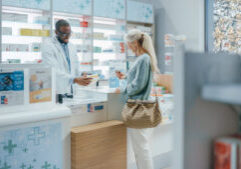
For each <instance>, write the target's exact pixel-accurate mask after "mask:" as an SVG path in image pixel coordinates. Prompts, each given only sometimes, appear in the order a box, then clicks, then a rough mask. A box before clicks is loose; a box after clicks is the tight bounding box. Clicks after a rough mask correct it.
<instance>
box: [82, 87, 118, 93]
mask: <svg viewBox="0 0 241 169" xmlns="http://www.w3.org/2000/svg"><path fill="white" fill-rule="evenodd" d="M79 89H81V90H87V91H91V92H98V93H105V94H109V93H112V94H116V93H115V91H116V89H115V88H109V87H108V86H99V87H81V88H79Z"/></svg>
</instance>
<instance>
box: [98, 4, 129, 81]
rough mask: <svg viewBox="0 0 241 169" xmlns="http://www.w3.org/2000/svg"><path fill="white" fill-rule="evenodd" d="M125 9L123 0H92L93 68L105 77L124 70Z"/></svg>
mask: <svg viewBox="0 0 241 169" xmlns="http://www.w3.org/2000/svg"><path fill="white" fill-rule="evenodd" d="M125 9H126V2H125V1H123V0H111V1H110V0H94V19H93V20H94V28H93V41H94V43H93V55H94V70H95V71H97V72H98V71H102V74H103V75H104V77H105V78H107V79H108V78H109V77H110V76H112V75H114V73H115V71H116V70H119V71H126V62H125V60H126V53H125V44H124V35H125V33H126V10H125Z"/></svg>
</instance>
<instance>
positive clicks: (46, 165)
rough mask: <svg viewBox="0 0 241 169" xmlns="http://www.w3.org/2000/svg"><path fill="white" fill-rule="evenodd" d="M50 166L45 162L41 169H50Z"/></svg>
mask: <svg viewBox="0 0 241 169" xmlns="http://www.w3.org/2000/svg"><path fill="white" fill-rule="evenodd" d="M50 167H51V165H50V164H48V162H47V161H45V164H44V165H43V166H42V168H43V169H50Z"/></svg>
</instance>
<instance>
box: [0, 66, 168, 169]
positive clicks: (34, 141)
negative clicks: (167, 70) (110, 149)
mask: <svg viewBox="0 0 241 169" xmlns="http://www.w3.org/2000/svg"><path fill="white" fill-rule="evenodd" d="M12 70H14V71H13V72H15V71H21V72H23V74H24V77H23V79H22V80H23V83H24V88H23V89H21V91H22V92H23V93H21V94H22V96H23V98H24V99H23V102H22V103H20V104H18V105H14V104H13V105H11V104H10V103H8V102H7V101H6V103H4V100H3V103H2V104H0V168H4V167H5V168H8V167H11V168H19V167H20V168H21V167H22V168H26V167H28V168H29V167H30V168H31V167H34V168H43V167H47V168H49V167H51V168H59V169H70V168H71V152H70V147H71V139H70V131H71V128H73V127H78V126H85V125H88V124H94V123H99V122H105V121H110V120H121V110H122V107H123V104H120V103H121V97H120V95H119V94H115V93H114V91H115V90H114V89H110V88H108V87H98V88H96V87H92V88H91V87H77V88H76V90H75V95H74V98H73V99H64V100H63V104H56V100H55V87H54V86H53V85H52V86H51V87H50V88H51V90H50V91H48V90H47V88H45V89H41V90H39V89H36V91H35V93H32V92H33V91H31V90H30V85H32V84H31V83H30V81H31V80H33V79H31V77H33V76H32V75H33V74H32V73H33V72H36V74H37V73H41V72H42V73H43V74H42V75H40V76H39V77H40V78H44V72H48V71H46V68H45V69H43V68H42V69H41V68H39V70H38V71H33V70H36V66H35V65H28V66H26V65H14V66H6V65H5V66H1V72H0V78H1V75H3V73H4V72H5V73H8V72H11V71H12ZM44 70H45V71H44ZM50 72H52V71H50ZM53 75H54V73H52V74H50V75H48V78H49V76H50V79H51V82H52V83H51V84H55V79H54V76H53ZM0 80H1V79H0ZM34 90H35V89H34ZM14 92H15V91H14V90H12V91H10V92H9V91H7V90H6V91H4V90H2V91H1V90H0V97H1V98H3V95H9V97H10V95H11V94H13V93H14ZM18 92H19V91H17V95H18V94H20V93H18ZM36 92H37V93H36ZM48 92H50V94H51V99H50V100H48V99H47V101H46V100H44V98H43V97H46V96H47V95H46V93H48ZM15 94H16V93H15ZM32 94H35V95H36V99H37V100H35V101H34V100H32V99H33V98H32V97H33V96H32ZM37 96H39V97H37ZM10 100H11V99H10V98H9V101H10ZM152 150H153V157H154V162H155V166H156V167H157V168H162V167H163V168H164V167H167V166H170V163H171V160H170V159H171V158H170V157H171V151H172V122H170V121H167V122H164V123H162V124H160V125H159V126H158V127H157V128H155V129H154V133H153V139H152ZM103 162H104V161H103ZM5 168H4V169H5ZM127 168H128V169H134V168H135V162H134V154H133V152H132V147H131V144H130V140H129V136H128V131H127Z"/></svg>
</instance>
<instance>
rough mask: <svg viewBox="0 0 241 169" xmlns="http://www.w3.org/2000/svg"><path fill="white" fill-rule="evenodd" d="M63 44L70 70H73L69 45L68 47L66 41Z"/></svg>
mask: <svg viewBox="0 0 241 169" xmlns="http://www.w3.org/2000/svg"><path fill="white" fill-rule="evenodd" d="M61 46H62V48H63V50H64V53H65V57H66V60H67V62H68V66H69V72H71V63H70V58H69V47H68V44H66V43H61Z"/></svg>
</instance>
